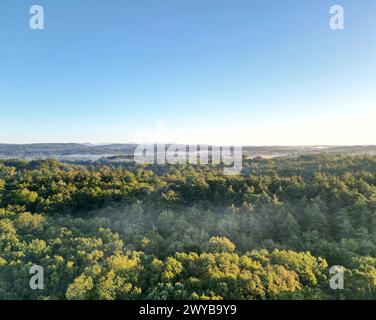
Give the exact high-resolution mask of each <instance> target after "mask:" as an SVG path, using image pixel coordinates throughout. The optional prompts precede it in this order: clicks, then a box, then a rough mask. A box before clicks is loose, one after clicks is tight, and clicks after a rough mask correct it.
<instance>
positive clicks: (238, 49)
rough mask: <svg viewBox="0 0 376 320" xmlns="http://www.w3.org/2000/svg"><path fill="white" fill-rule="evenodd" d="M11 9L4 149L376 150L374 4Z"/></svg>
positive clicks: (187, 0)
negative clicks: (336, 26) (41, 19)
mask: <svg viewBox="0 0 376 320" xmlns="http://www.w3.org/2000/svg"><path fill="white" fill-rule="evenodd" d="M340 2H341V3H340V4H341V5H343V7H344V9H345V30H343V31H334V30H331V29H330V28H329V19H330V14H329V8H330V6H331V5H333V4H335V1H330V0H320V1H317V0H306V1H296V0H284V1H272V0H269V1H262V0H254V1H249V0H234V1H227V0H216V1H214V0H204V1H203V0H183V1H166V0H153V1H151V0H138V1H121V0H110V1H109V0H107V1H105V0H96V1H95V2H94V1H91V2H89V1H73V0H66V1H64V2H56V1H54V2H52V1H45V0H41V1H38V4H40V5H42V6H43V7H44V10H45V30H43V31H33V30H31V29H30V28H29V26H28V21H29V18H30V14H29V8H30V6H32V5H33V4H35V3H34V1H30V0H19V1H17V2H15V1H12V0H3V2H2V9H3V12H5V13H6V14H4V15H3V17H2V18H1V28H0V41H1V43H2V50H0V71H1V77H0V111H1V114H2V117H1V118H0V143H41V142H43V143H69V142H75V143H93V144H102V143H130V142H133V143H150V142H155V141H159V142H166V143H167V142H177V143H187V144H216V145H254V146H276V145H281V146H312V145H374V144H376V126H375V125H374V123H375V119H376V90H375V88H376V23H375V20H374V17H375V14H376V2H375V1H374V0H363V1H362V2H355V1H351V0H342V1H340Z"/></svg>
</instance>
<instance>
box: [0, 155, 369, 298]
mask: <svg viewBox="0 0 376 320" xmlns="http://www.w3.org/2000/svg"><path fill="white" fill-rule="evenodd" d="M34 264H37V265H41V266H43V267H44V270H45V275H44V277H45V289H44V290H31V289H30V287H29V280H30V274H29V268H30V266H32V265H34ZM333 265H341V266H343V267H344V268H345V289H344V290H332V289H330V286H329V279H330V277H331V275H330V274H329V268H330V266H333ZM0 299H376V157H375V156H340V155H310V156H301V157H297V158H292V157H290V158H288V157H286V158H276V159H269V160H266V159H261V158H256V159H253V160H247V161H245V164H244V170H243V172H242V174H241V175H239V176H224V175H223V170H221V168H218V167H212V166H188V165H187V166H182V165H179V166H160V167H159V166H149V167H146V166H145V167H141V166H136V165H133V164H129V163H128V164H121V163H117V164H103V163H95V162H93V163H85V164H67V163H59V162H57V161H56V160H39V161H30V162H26V161H22V160H3V161H0Z"/></svg>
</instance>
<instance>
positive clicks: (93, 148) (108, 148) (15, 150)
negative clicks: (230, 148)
mask: <svg viewBox="0 0 376 320" xmlns="http://www.w3.org/2000/svg"><path fill="white" fill-rule="evenodd" d="M168 145H169V144H167V146H168ZM137 146H138V144H135V143H129V144H120V143H119V144H103V145H90V144H80V143H34V144H0V158H1V159H9V158H24V159H40V158H57V159H66V158H68V159H69V158H75V159H80V158H83V159H87V158H92V159H94V160H95V159H99V158H103V157H104V158H106V157H111V156H118V155H133V154H134V151H135V149H136V147H137ZM318 153H326V154H327V153H341V154H376V145H372V146H295V147H294V146H257V147H254V146H244V147H243V154H244V155H245V156H246V157H258V156H261V157H278V156H288V155H304V154H318Z"/></svg>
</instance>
